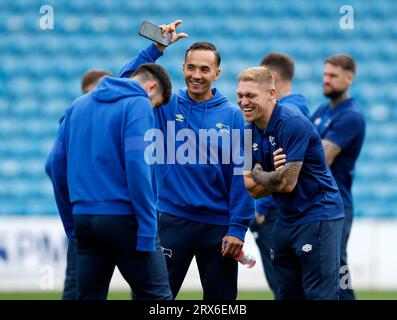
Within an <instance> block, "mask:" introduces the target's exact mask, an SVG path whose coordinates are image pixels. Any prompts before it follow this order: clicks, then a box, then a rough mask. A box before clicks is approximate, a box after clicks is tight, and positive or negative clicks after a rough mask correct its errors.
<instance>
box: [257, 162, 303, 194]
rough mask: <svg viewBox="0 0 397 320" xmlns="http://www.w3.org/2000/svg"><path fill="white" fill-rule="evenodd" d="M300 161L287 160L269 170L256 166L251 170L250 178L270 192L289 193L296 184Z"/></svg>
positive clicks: (300, 165)
mask: <svg viewBox="0 0 397 320" xmlns="http://www.w3.org/2000/svg"><path fill="white" fill-rule="evenodd" d="M302 163H303V162H302V161H299V162H288V163H286V164H285V165H284V166H283V167H282V168H279V169H278V170H276V171H271V172H266V171H263V170H262V169H261V168H258V167H256V168H254V170H252V178H253V180H254V182H255V183H257V184H259V185H261V186H263V187H264V188H266V189H268V190H270V191H271V192H281V193H290V192H292V191H293V190H294V188H295V186H296V183H297V181H298V176H299V172H300V170H301V168H302Z"/></svg>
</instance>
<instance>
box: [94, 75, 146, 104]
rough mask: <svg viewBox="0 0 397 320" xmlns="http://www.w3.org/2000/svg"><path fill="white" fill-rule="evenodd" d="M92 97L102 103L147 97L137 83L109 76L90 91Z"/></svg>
mask: <svg viewBox="0 0 397 320" xmlns="http://www.w3.org/2000/svg"><path fill="white" fill-rule="evenodd" d="M92 96H93V98H94V99H95V100H97V101H103V102H112V101H117V100H120V99H123V98H126V97H136V96H144V97H146V98H147V97H148V95H147V93H146V91H145V90H144V89H143V88H142V87H141V85H140V84H139V83H138V82H137V81H134V80H130V79H128V78H112V77H109V76H105V77H103V79H102V80H101V81H100V82H99V84H98V85H97V86H96V88H95V89H94V90H93V91H92Z"/></svg>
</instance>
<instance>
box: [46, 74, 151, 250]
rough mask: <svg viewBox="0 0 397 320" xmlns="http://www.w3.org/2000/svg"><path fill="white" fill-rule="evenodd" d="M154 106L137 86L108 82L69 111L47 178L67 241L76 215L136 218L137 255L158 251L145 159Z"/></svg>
mask: <svg viewBox="0 0 397 320" xmlns="http://www.w3.org/2000/svg"><path fill="white" fill-rule="evenodd" d="M153 126H154V117H153V109H152V105H151V103H150V101H149V99H148V96H147V94H146V92H145V90H144V89H143V88H142V87H141V86H140V84H139V83H138V82H135V81H133V80H129V79H116V78H111V77H104V78H103V79H102V80H101V82H100V83H99V84H98V86H97V87H96V88H95V89H94V91H92V92H91V93H88V94H86V95H84V96H82V97H80V98H78V99H77V100H76V101H74V102H73V104H72V106H71V107H70V108H69V109H68V110H67V111H66V114H65V118H64V119H63V121H62V123H61V126H60V129H59V132H58V136H57V139H56V142H55V145H54V147H53V149H52V150H51V152H50V155H49V157H48V160H47V163H46V172H47V173H48V175H49V176H50V178H51V181H52V183H53V187H54V193H55V198H56V202H57V206H58V209H59V212H60V215H61V218H62V221H63V223H64V228H65V230H66V232H67V235H68V236H69V237H72V236H73V225H71V223H73V217H72V211H73V214H74V215H78V214H93V215H101V214H103V215H136V218H137V221H138V234H137V250H140V251H155V242H156V235H157V213H156V210H155V197H154V192H153V186H152V174H151V170H152V167H151V166H149V165H148V164H147V163H146V162H145V159H144V152H145V148H146V146H147V143H146V142H144V135H145V133H146V132H147V131H148V130H150V129H151V128H153Z"/></svg>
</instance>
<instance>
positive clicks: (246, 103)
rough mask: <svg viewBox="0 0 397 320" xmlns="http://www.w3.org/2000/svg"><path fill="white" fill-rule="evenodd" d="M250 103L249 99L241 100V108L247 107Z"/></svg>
mask: <svg viewBox="0 0 397 320" xmlns="http://www.w3.org/2000/svg"><path fill="white" fill-rule="evenodd" d="M248 103H249V101H248V99H247V98H245V97H242V98H240V106H241V107H245V106H247V105H248Z"/></svg>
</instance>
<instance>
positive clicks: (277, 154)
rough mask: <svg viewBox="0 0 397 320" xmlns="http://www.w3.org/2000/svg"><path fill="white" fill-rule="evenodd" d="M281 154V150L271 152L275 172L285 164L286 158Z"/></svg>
mask: <svg viewBox="0 0 397 320" xmlns="http://www.w3.org/2000/svg"><path fill="white" fill-rule="evenodd" d="M282 152H283V149H282V148H278V149H277V150H276V151H274V152H273V160H274V168H275V169H276V171H279V170H281V169H283V168H284V165H285V163H286V162H287V156H286V155H285V154H284V153H282Z"/></svg>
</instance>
